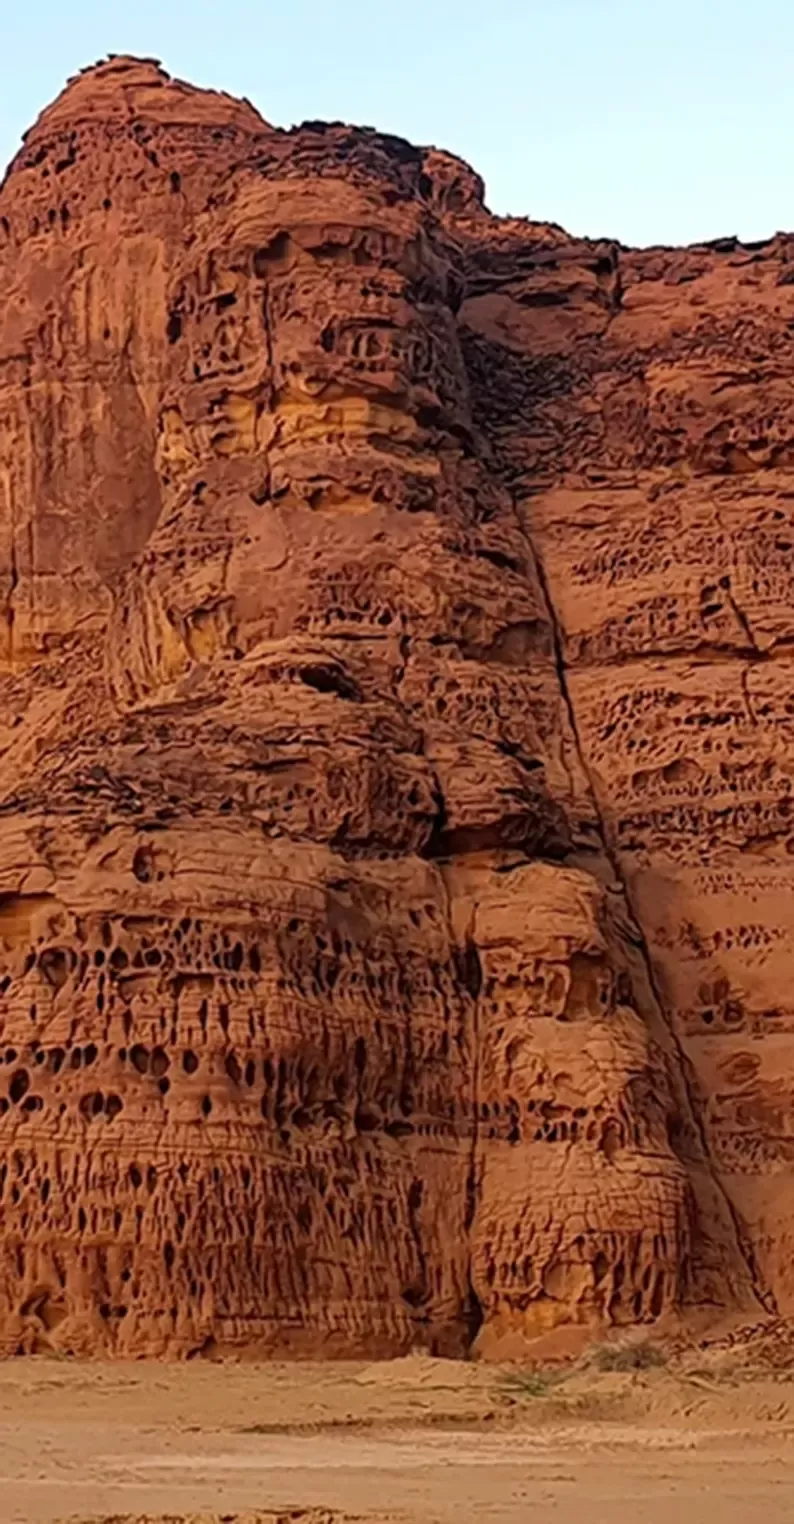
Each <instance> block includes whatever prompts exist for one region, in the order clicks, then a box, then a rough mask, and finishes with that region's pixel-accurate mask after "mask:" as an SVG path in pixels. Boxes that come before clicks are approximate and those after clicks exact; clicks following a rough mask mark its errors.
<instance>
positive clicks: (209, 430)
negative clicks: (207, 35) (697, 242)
mask: <svg viewBox="0 0 794 1524" xmlns="http://www.w3.org/2000/svg"><path fill="white" fill-rule="evenodd" d="M787 248H788V245H787V243H786V241H785V240H779V241H778V242H777V243H776V244H775V245H773V246H770V248H769V249H767V248H765V249H764V250H761V251H758V252H757V253H756V254H750V253H748V252H747V251H743V252H742V251H739V252H738V253H737V250H736V249H733V250H732V251H729V252H727V253H726V252H724V251H722V252H721V251H719V250H703V251H686V252H685V253H683V254H677V255H673V254H672V253H669V252H666V251H661V252H659V251H656V252H651V253H648V254H645V255H635V254H629V253H626V251H623V250H620V249H618V248H617V247H615V246H613V245H608V244H597V245H588V244H583V243H579V242H575V241H572V240H570V239H568V238H567V237H566V235H565V234H563V233H562V231H561V230H559V229H555V228H547V227H542V226H538V225H535V224H531V223H517V222H516V223H514V222H500V221H499V220H498V219H495V218H492V217H491V216H490V214H488V212H487V211H486V210H485V207H484V203H483V192H482V186H481V184H480V182H479V181H478V179H477V177H476V175H474V173H473V172H472V171H471V170H469V169H468V167H467V166H465V165H463V164H461V163H459V161H457V160H455V159H453V158H451V157H450V156H448V155H444V154H441V153H439V152H437V151H436V150H423V149H415V148H413V147H412V146H411V145H409V144H407V143H405V142H403V141H402V140H401V139H396V138H391V137H388V136H386V135H381V134H378V133H376V132H373V131H370V130H365V129H361V130H359V129H353V128H348V127H344V126H341V125H339V124H336V125H335V124H330V125H329V124H323V123H307V124H305V125H304V126H303V127H302V128H299V129H293V130H292V131H290V132H282V131H279V130H277V129H274V128H271V127H269V126H268V125H267V124H266V123H265V122H264V121H263V120H262V119H261V118H260V117H259V116H258V115H257V113H256V112H255V111H254V110H253V108H252V107H250V106H248V105H247V104H246V103H240V102H236V101H233V100H232V99H231V98H229V97H226V96H222V95H218V94H214V93H212V92H204V91H197V90H193V89H191V88H190V87H189V86H186V85H182V84H180V83H178V82H175V81H173V80H171V79H169V77H168V76H167V75H166V74H164V73H163V71H162V70H160V69H159V67H158V66H157V65H155V64H153V63H151V62H147V61H142V60H132V59H111V60H109V61H108V62H107V63H105V64H102V65H99V66H97V67H96V68H95V69H93V70H90V71H87V72H86V73H85V74H84V75H82V76H79V77H78V79H77V80H75V81H72V82H71V84H70V85H69V86H68V87H67V89H66V91H65V92H64V94H63V96H62V97H61V98H60V99H59V101H58V102H56V104H55V105H54V106H53V107H51V108H50V109H49V110H48V111H47V112H45V113H44V115H43V116H42V118H41V119H40V120H39V122H38V123H37V124H36V126H35V127H34V129H33V130H32V131H31V133H30V134H29V135H28V137H27V139H26V141H25V145H24V147H23V149H22V151H21V152H20V154H19V156H18V157H17V159H16V160H15V162H14V164H13V165H12V166H11V169H10V171H9V174H8V176H7V178H6V181H5V182H4V185H3V187H2V191H0V279H1V280H2V284H3V289H4V292H5V293H6V301H5V303H4V306H3V310H2V315H0V604H1V605H2V606H1V607H0V660H1V661H2V671H1V672H0V701H1V709H0V718H1V719H2V728H1V729H0V747H1V748H2V749H1V751H0V896H1V898H0V1061H2V1067H1V1068H0V1073H1V1074H2V1079H1V1080H0V1149H1V1150H2V1162H0V1229H1V1232H0V1348H1V1349H3V1350H4V1351H6V1352H12V1351H16V1350H19V1351H23V1352H24V1351H33V1350H38V1349H47V1348H54V1349H59V1350H64V1351H73V1352H78V1353H95V1352H100V1351H102V1352H113V1353H121V1354H141V1353H144V1354H145V1353H152V1354H158V1353H176V1354H183V1355H189V1354H196V1353H211V1352H213V1351H216V1350H219V1351H223V1350H227V1349H239V1348H244V1347H245V1348H251V1349H257V1350H261V1351H263V1352H265V1351H279V1352H284V1353H304V1352H305V1353H316V1352H327V1353H329V1354H351V1353H356V1352H363V1351H366V1352H369V1353H375V1354H377V1353H383V1354H390V1353H397V1352H400V1351H402V1350H406V1349H409V1348H411V1347H413V1346H415V1345H423V1346H425V1347H428V1348H430V1349H433V1350H436V1351H438V1352H444V1353H460V1352H463V1351H464V1350H466V1349H468V1348H470V1347H471V1346H472V1344H473V1345H474V1347H475V1348H476V1349H477V1350H478V1351H481V1352H483V1353H486V1354H487V1353H492V1352H499V1351H505V1350H507V1349H508V1348H509V1349H510V1350H514V1349H515V1348H516V1347H519V1348H520V1347H522V1345H524V1344H526V1343H527V1342H528V1341H530V1340H531V1339H532V1338H534V1337H535V1336H536V1335H538V1334H543V1333H545V1332H547V1331H548V1330H549V1329H554V1328H556V1327H558V1326H565V1325H570V1324H572V1325H574V1326H577V1327H579V1328H581V1329H582V1330H585V1331H595V1330H596V1329H598V1328H599V1327H603V1326H604V1325H609V1324H614V1323H620V1324H625V1323H643V1322H655V1321H657V1320H660V1319H663V1320H664V1319H667V1320H669V1319H671V1318H680V1317H684V1318H687V1317H690V1318H698V1319H702V1318H703V1317H708V1316H712V1317H713V1316H719V1315H721V1314H728V1313H731V1312H735V1311H743V1312H744V1311H747V1310H748V1309H749V1310H755V1312H756V1313H759V1312H761V1311H762V1310H763V1308H765V1307H769V1308H771V1307H772V1306H773V1305H774V1300H775V1299H777V1300H778V1302H781V1300H784V1299H785V1295H786V1285H787V1275H788V1267H787V1258H786V1255H785V1242H786V1232H787V1227H786V1224H787V1216H786V1202H785V1192H784V1191H782V1190H781V1188H780V1174H781V1172H782V1169H783V1165H784V1163H785V1141H784V1135H785V1129H786V1122H785V1116H786V1091H785V1078H784V1077H783V1076H782V1075H780V1074H778V1075H777V1077H776V1078H771V1077H770V1075H771V1070H770V1066H772V1068H774V1064H775V1062H776V1056H777V1055H780V1056H781V1057H784V1056H785V1042H786V1038H785V1020H786V1018H785V1002H784V989H783V985H784V982H785V936H786V929H785V915H784V914H783V913H782V912H781V911H780V910H777V909H774V908H773V907H776V906H778V905H782V904H784V895H783V893H782V891H783V890H784V888H785V884H786V879H785V872H786V870H785V861H786V853H785V844H784V841H785V838H784V829H785V826H784V822H785V815H786V811H785V793H786V792H787V787H784V784H783V782H782V780H783V779H787V778H788V777H789V773H788V772H787V771H786V762H785V756H786V735H785V718H784V713H785V706H784V701H783V699H782V697H780V696H778V697H777V698H775V697H774V696H773V689H774V680H775V675H776V671H777V663H778V662H781V663H784V660H785V655H784V651H782V652H779V653H778V652H777V646H778V645H779V644H780V642H784V641H785V634H784V627H785V605H784V599H785V592H786V587H787V583H786V581H785V554H784V550H780V549H776V548H775V547H776V546H778V545H780V544H782V542H783V540H784V538H785V530H784V528H781V527H779V525H781V524H782V523H783V522H784V521H785V508H784V506H782V502H783V501H784V499H782V494H783V483H784V482H785V470H786V460H785V451H786V437H785V427H784V424H783V422H782V421H781V419H780V407H781V406H782V402H781V399H782V398H783V396H784V393H785V382H784V378H783V377H782V376H781V375H780V374H779V373H778V374H777V379H774V380H773V378H772V377H771V376H770V377H769V378H768V380H769V382H770V384H771V386H772V392H773V393H774V396H772V395H771V394H770V391H769V387H768V386H765V387H763V388H759V389H757V390H755V389H754V388H755V381H754V379H753V378H754V377H755V376H756V375H760V374H761V373H762V370H763V367H765V366H766V367H767V368H769V367H772V368H774V365H775V364H777V365H778V372H779V367H780V363H781V362H780V361H779V360H778V361H777V362H776V361H775V360H774V359H773V356H774V355H775V354H777V353H778V352H780V353H782V351H783V345H784V342H785V335H786V323H787V321H788V319H787V317H786V300H787V299H786V287H785V282H784V280H783V275H784V274H785V255H786V252H787ZM753 260H754V261H755V262H754V263H753ZM726 272H733V273H729V274H726ZM742 272H743V273H742ZM778 280H779V282H780V283H779V284H775V281H778ZM682 292H683V294H682ZM759 292H761V293H763V299H764V301H766V302H767V303H768V305H769V308H770V312H771V311H772V309H773V308H774V303H775V302H777V305H778V314H777V316H776V317H775V320H774V322H773V321H772V319H771V317H770V321H769V324H766V323H765V325H764V327H763V332H762V333H759V332H756V329H757V328H758V323H759V318H758V311H759V308H760V300H759ZM770 293H771V294H770ZM696 297H697V300H696ZM764 311H766V309H765V308H764ZM753 314H754V315H753ZM793 316H794V314H793ZM753 324H755V327H753ZM776 325H777V326H776ZM737 333H738V334H739V336H740V338H738V339H737V337H736V335H737ZM742 336H743V337H742ZM741 345H745V349H741ZM740 350H741V353H742V354H743V355H744V356H745V357H744V359H740V358H739V354H740ZM754 367H755V368H754ZM759 367H760V368H761V369H760V370H759ZM764 374H766V373H765V372H764ZM775 399H777V400H775ZM753 410H755V411H753ZM762 412H763V413H764V417H763V418H762V417H761V413H762ZM756 415H757V416H756ZM767 415H768V416H767ZM750 435H751V436H752V437H750ZM737 463H738V464H737ZM750 473H752V476H750ZM750 481H752V484H753V485H752V491H753V493H755V492H756V488H757V490H758V493H759V501H758V502H756V499H755V497H753V498H752V505H751V506H750V507H747V494H748V491H749V483H750ZM759 482H760V483H761V485H760V486H758V485H757V484H758V483H759ZM776 513H779V514H780V515H781V518H780V519H776V518H775V517H774V515H775V514H776ZM765 514H766V515H767V516H768V517H763V516H764V515H765ZM758 515H761V517H758ZM762 520H763V524H762ZM753 526H755V528H754V527H753ZM704 576H705V577H707V580H704ZM751 587H752V588H753V589H754V591H753V592H752V595H751V592H750V588H751ZM773 605H774V606H773ZM765 673H766V680H765V679H764V674H765ZM765 681H766V688H765V687H764V682H765ZM767 705H769V706H770V707H769V708H767V707H766V706H767ZM775 705H777V706H778V709H776V708H775ZM778 710H779V711H780V712H779V713H778ZM764 733H765V734H766V736H767V737H768V741H767V742H766V743H763V744H762V750H763V755H762V756H759V755H758V754H757V746H758V743H759V741H760V740H761V737H762V734H764ZM695 741H696V742H697V745H695V744H694V743H695ZM764 745H765V749H764ZM737 791H738V793H737ZM759 842H761V843H762V845H761V846H760V847H759V845H758V843H759ZM748 849H750V850H751V851H752V853H753V854H754V856H753V860H752V861H750V862H748V858H747V852H748ZM776 917H777V919H776ZM717 937H719V938H720V940H719V941H716V940H715V939H716V938H717ZM773 948H774V949H775V951H773V950H772V949H773ZM704 991H707V995H706V994H704V993H703V992H704ZM773 1007H774V1014H771V1013H772V1011H773ZM705 1011H709V1012H710V1017H709V1019H706V1017H705V1015H704V1012H705ZM762 1032H763V1033H764V1043H763V1045H762V1046H759V1043H758V1038H759V1037H760V1035H761V1033H762ZM767 1032H769V1033H770V1034H771V1035H770V1036H767V1035H766V1034H767ZM767 1054H768V1055H769V1056H768V1057H767ZM726 1065H727V1067H726ZM773 1170H774V1171H776V1173H775V1174H774V1175H773V1173H772V1171H773ZM773 1179H774V1180H777V1185H776V1186H775V1187H774V1188H773V1186H772V1184H771V1182H772V1180H773Z"/></svg>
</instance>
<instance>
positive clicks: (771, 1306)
mask: <svg viewBox="0 0 794 1524" xmlns="http://www.w3.org/2000/svg"><path fill="white" fill-rule="evenodd" d="M516 513H517V517H518V519H519V522H520V523H521V525H522V529H523V532H524V535H525V537H526V540H527V544H528V546H529V549H530V553H531V555H532V558H533V561H534V565H535V567H536V570H537V575H538V579H539V582H540V585H541V588H542V590H543V597H544V599H545V603H546V607H547V610H548V614H549V620H550V623H551V627H552V631H553V639H554V653H555V662H556V667H557V674H558V678H559V683H560V691H561V694H562V697H563V701H564V703H565V707H566V711H567V714H568V720H569V723H570V726H571V733H572V735H573V737H574V741H575V744H576V749H577V755H578V757H579V761H580V764H581V767H582V770H583V772H584V775H585V777H586V778H587V783H588V787H589V790H590V793H591V795H592V799H593V803H594V805H595V807H596V809H597V811H598V817H599V822H600V830H601V838H602V841H603V844H604V851H605V852H606V854H607V858H608V861H609V864H610V867H611V870H612V873H613V875H614V879H615V883H616V885H618V886H619V887H620V889H621V892H622V894H623V897H624V899H625V902H626V905H627V907H628V909H629V911H630V913H631V916H632V919H633V921H634V923H635V925H636V927H637V932H638V936H639V941H638V946H639V950H640V953H641V956H642V960H643V963H644V966H645V970H646V973H647V977H648V983H649V985H650V989H651V992H652V994H653V999H654V1001H655V1003H656V1006H657V1008H658V1010H659V1012H660V1014H661V1015H662V1016H663V1017H664V1019H665V1022H666V1024H667V1028H668V1031H669V1033H670V1036H671V1038H672V1041H673V1043H674V1045H675V1049H676V1053H677V1057H678V1063H679V1069H680V1074H681V1078H682V1081H683V1083H684V1086H685V1089H686V1094H687V1098H688V1103H689V1109H690V1112H691V1115H692V1119H693V1121H694V1123H695V1126H696V1128H697V1132H698V1137H699V1139H700V1145H701V1148H702V1152H703V1158H704V1160H705V1161H706V1162H707V1163H708V1167H709V1171H710V1174H711V1177H712V1180H713V1182H714V1185H715V1187H716V1189H717V1190H718V1191H719V1192H720V1195H721V1197H722V1200H723V1202H724V1205H725V1209H726V1211H727V1213H728V1215H729V1218H730V1221H731V1224H732V1227H733V1232H734V1234H735V1238H736V1246H737V1249H738V1251H739V1253H740V1255H741V1257H742V1259H743V1260H744V1262H745V1264H746V1266H747V1270H748V1274H749V1277H750V1282H751V1285H752V1288H753V1292H754V1294H755V1296H756V1298H757V1300H758V1303H759V1306H760V1307H762V1308H763V1310H764V1311H765V1312H767V1313H770V1314H776V1313H777V1310H778V1309H777V1304H776V1300H775V1297H774V1294H773V1292H772V1291H771V1290H769V1289H768V1288H767V1287H765V1286H764V1285H763V1282H762V1280H761V1277H760V1273H759V1270H758V1265H757V1263H756V1258H755V1253H754V1251H753V1246H752V1243H751V1241H750V1239H749V1237H748V1235H747V1233H746V1232H745V1230H744V1228H743V1226H742V1222H741V1218H740V1216H739V1213H738V1211H737V1209H736V1207H735V1205H734V1203H733V1202H732V1201H731V1198H730V1195H729V1194H728V1192H727V1191H726V1190H725V1187H724V1186H723V1184H722V1182H721V1180H720V1177H719V1172H718V1170H717V1169H716V1167H715V1164H714V1161H713V1159H712V1155H711V1150H710V1148H709V1144H708V1138H707V1135H706V1130H705V1127H704V1124H703V1116H702V1108H701V1105H700V1102H699V1100H698V1096H697V1093H696V1088H695V1085H694V1078H693V1074H692V1066H691V1064H690V1062H689V1059H688V1057H687V1054H686V1053H685V1051H684V1048H683V1046H682V1044H681V1041H680V1038H679V1036H678V1033H677V1032H676V1030H675V1023H674V1021H673V1019H672V1018H671V1016H670V1013H669V1011H668V1009H667V1003H666V1001H665V999H664V996H663V994H662V991H661V989H660V987H659V981H658V978H657V975H656V970H655V968H654V963H653V958H652V957H651V954H650V951H649V949H648V947H647V944H646V940H645V936H644V933H643V931H642V925H641V921H640V918H639V916H638V914H637V911H636V908H635V906H634V903H633V898H632V894H631V889H630V887H629V883H628V880H627V878H626V876H625V874H624V873H623V869H622V867H621V863H620V855H619V853H618V851H617V850H616V849H615V847H614V845H613V843H612V841H611V837H610V833H609V831H608V829H607V825H606V822H605V820H604V818H603V815H602V813H601V807H600V803H599V799H598V794H597V791H596V788H595V785H594V782H593V779H592V776H591V773H590V769H589V767H588V763H587V757H586V755H585V751H584V748H583V747H582V744H581V740H580V737H579V731H578V727H577V720H576V711H575V708H574V704H573V700H572V698H571V693H570V688H569V685H568V674H567V667H566V662H565V655H564V648H563V636H562V631H561V629H560V623H559V619H558V616H557V612H556V609H555V607H554V604H553V602H552V598H551V594H550V590H549V586H548V580H547V577H546V572H545V568H544V566H543V562H542V559H541V557H540V555H539V554H538V552H537V550H536V549H535V546H534V544H533V541H532V534H531V530H530V528H529V526H528V525H527V524H526V522H525V516H524V514H523V513H522V512H521V511H520V509H519V508H518V505H517V504H516ZM748 629H749V627H748Z"/></svg>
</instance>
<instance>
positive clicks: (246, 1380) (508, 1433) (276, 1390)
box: [0, 1353, 794, 1524]
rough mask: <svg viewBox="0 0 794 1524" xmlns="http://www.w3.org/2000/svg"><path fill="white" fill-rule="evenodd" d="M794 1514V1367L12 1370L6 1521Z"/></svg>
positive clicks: (590, 1521)
mask: <svg viewBox="0 0 794 1524" xmlns="http://www.w3.org/2000/svg"><path fill="white" fill-rule="evenodd" d="M285 1516H286V1518H287V1519H288V1520H289V1521H290V1524H293V1521H294V1524H342V1521H343V1520H346V1519H347V1518H348V1517H350V1516H352V1517H354V1518H357V1519H359V1520H361V1521H364V1520H365V1521H366V1524H394V1521H398V1524H399V1521H404V1524H469V1521H475V1520H476V1521H478V1524H481V1521H486V1520H487V1521H488V1524H528V1521H530V1520H531V1521H532V1524H545V1521H546V1520H548V1521H549V1524H574V1521H575V1524H605V1521H607V1520H609V1521H610V1524H662V1521H664V1524H669V1521H671V1520H672V1521H674V1524H710V1521H712V1520H713V1521H714V1524H740V1521H741V1524H750V1521H752V1524H755V1521H757V1520H762V1521H763V1524H784V1521H785V1524H794V1370H792V1369H783V1370H778V1371H770V1370H769V1369H764V1368H760V1369H752V1368H751V1367H748V1366H747V1363H746V1361H744V1362H743V1361H740V1360H737V1358H736V1356H735V1355H734V1354H731V1353H728V1354H727V1355H726V1354H724V1353H723V1354H721V1355H718V1356H716V1357H711V1358H709V1359H705V1358H704V1357H703V1356H702V1355H701V1356H695V1355H692V1356H690V1357H688V1358H686V1359H683V1360H681V1359H677V1360H676V1361H674V1362H672V1363H671V1362H670V1361H669V1360H667V1361H666V1362H665V1364H664V1365H663V1366H660V1367H658V1368H657V1367H654V1368H651V1369H630V1370H628V1371H626V1370H621V1371H604V1370H601V1369H598V1368H596V1367H595V1366H594V1365H593V1364H591V1363H590V1364H587V1365H585V1366H584V1367H581V1366H580V1367H579V1368H576V1369H574V1370H572V1371H566V1372H562V1373H560V1372H550V1373H549V1372H545V1371H541V1372H526V1371H521V1370H516V1369H515V1368H511V1369H507V1368H501V1367H494V1366H479V1365H474V1364H463V1363H454V1362H448V1361H438V1360H430V1359H426V1358H423V1357H419V1356H416V1357H411V1358H409V1359H407V1360H399V1361H394V1362H390V1363H385V1364H381V1365H363V1364H322V1365H320V1364H308V1363H307V1364H298V1365H265V1366H254V1365H228V1364H227V1365H220V1364H217V1365H215V1364H203V1363H192V1364H189V1365H185V1366H162V1365H147V1364H139V1365H127V1366H118V1365H115V1366H112V1365H81V1364H73V1363H71V1362H61V1361H55V1360H47V1359H36V1360H28V1361H22V1360H20V1361H11V1362H7V1363H5V1364H3V1365H0V1521H2V1524H55V1521H59V1524H61V1521H66V1520H70V1521H77V1520H79V1521H80V1524H83V1521H87V1520H91V1521H100V1520H101V1521H103V1524H104V1521H107V1520H113V1524H117V1521H120V1520H124V1524H127V1521H128V1520H129V1521H130V1524H131V1521H132V1520H135V1521H136V1524H138V1521H139V1520H146V1521H147V1524H149V1521H153V1520H156V1521H157V1524H160V1521H161V1520H162V1519H164V1518H167V1519H168V1524H182V1521H183V1520H184V1521H189V1524H197V1521H200V1524H205V1521H206V1524H217V1521H218V1520H223V1521H224V1524H226V1521H227V1520H228V1521H229V1524H232V1521H233V1524H238V1519H239V1524H275V1521H276V1520H278V1521H279V1524H283V1521H284V1519H285Z"/></svg>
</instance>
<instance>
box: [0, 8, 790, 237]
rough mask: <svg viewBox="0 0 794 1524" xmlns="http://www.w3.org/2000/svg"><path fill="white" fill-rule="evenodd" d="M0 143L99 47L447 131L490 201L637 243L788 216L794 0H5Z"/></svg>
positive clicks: (401, 128)
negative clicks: (481, 179) (477, 174)
mask: <svg viewBox="0 0 794 1524" xmlns="http://www.w3.org/2000/svg"><path fill="white" fill-rule="evenodd" d="M0 22H2V27H0V36H2V90H0V160H2V162H3V163H5V162H6V161H7V160H8V159H9V158H10V157H11V155H12V153H13V152H14V151H15V149H16V147H17V145H18V141H19V136H20V133H21V132H22V131H23V130H24V128H25V127H26V126H28V125H29V124H30V123H31V122H32V120H33V118H34V117H35V116H36V114H37V112H38V111H39V110H40V109H41V107H42V106H43V105H45V104H46V102H47V101H48V100H49V99H51V98H52V96H53V95H55V94H56V93H57V92H58V90H59V89H60V88H61V86H62V85H63V83H64V81H65V79H66V77H67V76H68V75H69V74H72V73H74V72H75V71H76V70H77V69H79V68H81V67H82V66H83V65H85V64H87V63H91V62H94V61H95V60H96V59H97V58H99V57H102V56H104V55H105V54H106V53H108V52H117V53H118V52H134V53H144V54H149V55H154V56H155V57H158V58H161V59H162V61H163V62H164V64H165V65H166V67H167V68H168V69H169V70H170V71H171V73H173V74H178V75H180V76H182V77H183V78H187V79H191V80H193V81H194V82H195V83H197V84H204V85H216V86H219V87H220V88H223V89H226V90H229V91H231V92H232V93H234V94H238V95H247V96H249V97H250V99H251V100H253V101H254V103H255V104H256V105H257V106H258V107H259V109H260V110H261V112H262V113H263V115H264V116H265V117H267V118H268V119H269V120H270V121H272V122H274V123H277V124H279V125H283V126H289V125H290V124H291V123H293V122H296V121H301V120H303V119H304V118H306V117H332V118H341V119H343V120H346V121H352V122H360V123H364V124H369V125H372V126H378V127H381V128H384V129H386V130H388V131H392V132H398V133H400V134H402V135H403V136H404V137H409V138H411V139H413V140H414V141H416V142H422V143H436V144H438V145H439V146H442V147H446V148H451V149H453V150H454V151H456V152H457V153H459V154H461V155H462V156H463V157H464V158H467V159H469V160H470V161H471V162H472V163H473V164H474V165H475V166H476V168H477V169H478V170H479V171H480V173H481V174H482V175H483V176H484V178H485V180H486V184H487V187H488V199H489V204H490V205H491V207H492V208H493V210H494V211H498V212H503V213H514V214H518V215H527V216H532V217H536V218H539V219H549V220H551V221H556V222H561V223H562V224H563V225H564V226H566V227H567V228H569V229H570V230H571V232H574V233H580V234H587V235H591V236H604V235H608V236H611V237H617V238H620V239H622V240H623V241H624V242H626V243H639V244H647V243H658V242H664V243H682V242H690V241H694V240H696V239H699V238H714V237H718V236H721V235H723V234H729V233H738V234H739V235H740V236H741V237H745V238H761V237H764V236H767V235H769V234H771V233H773V232H775V231H776V230H777V229H778V228H787V229H789V228H792V227H794V206H792V205H791V201H792V163H791V151H790V148H791V144H792V139H793V138H794V133H793V132H792V125H791V104H790V102H791V94H792V88H793V81H794V71H792V63H794V0H477V3H473V0H212V3H210V0H124V3H122V4H119V0H69V3H65V0H0Z"/></svg>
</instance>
